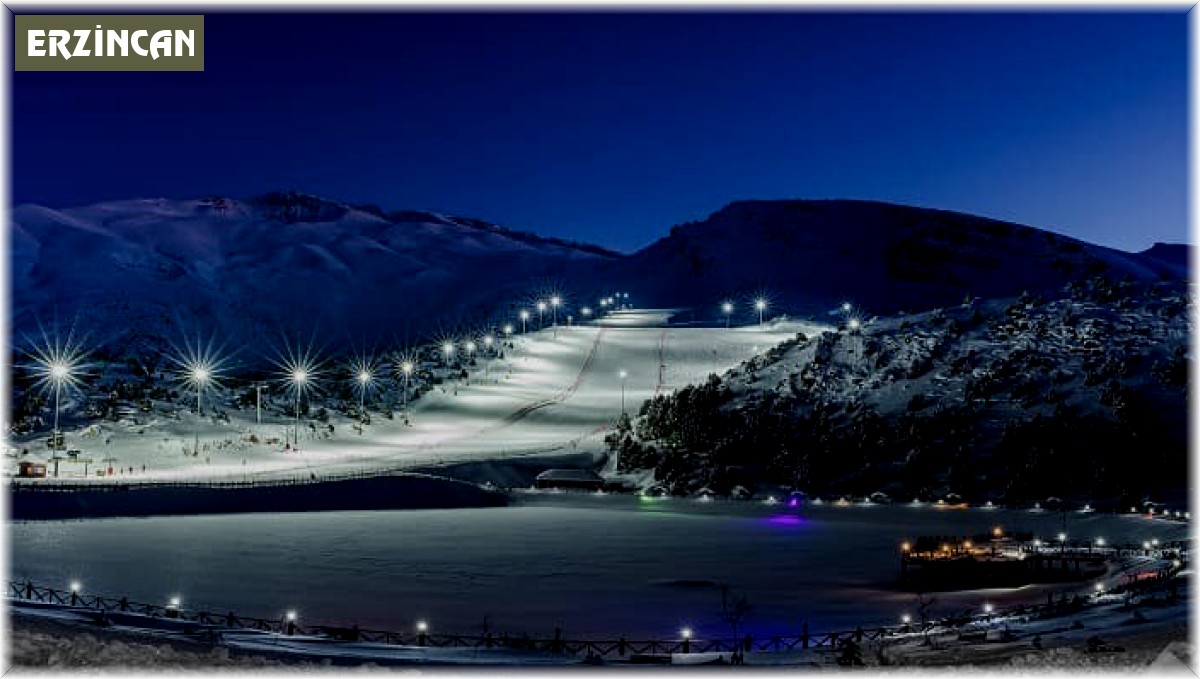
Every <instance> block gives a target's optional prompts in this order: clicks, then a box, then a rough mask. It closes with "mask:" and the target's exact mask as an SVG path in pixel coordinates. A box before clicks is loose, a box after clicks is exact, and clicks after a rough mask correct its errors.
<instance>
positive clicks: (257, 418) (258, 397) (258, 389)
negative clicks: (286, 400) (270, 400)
mask: <svg viewBox="0 0 1200 679" xmlns="http://www.w3.org/2000/svg"><path fill="white" fill-rule="evenodd" d="M263 386H264V385H262V384H256V385H254V422H255V424H262V390H263Z"/></svg>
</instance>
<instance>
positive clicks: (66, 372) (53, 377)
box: [50, 362, 71, 451]
mask: <svg viewBox="0 0 1200 679" xmlns="http://www.w3.org/2000/svg"><path fill="white" fill-rule="evenodd" d="M69 379H71V366H69V365H67V364H66V363H62V362H54V363H51V364H50V381H51V383H53V384H54V431H53V432H52V433H51V434H50V436H51V437H53V440H54V450H56V451H57V450H60V449H61V448H62V445H61V442H62V438H61V437H62V434H61V433H59V431H58V405H59V396H60V394H61V393H62V387H63V383H64V382H66V381H68V380H69Z"/></svg>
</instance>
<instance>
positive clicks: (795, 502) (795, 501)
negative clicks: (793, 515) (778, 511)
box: [788, 498, 800, 508]
mask: <svg viewBox="0 0 1200 679" xmlns="http://www.w3.org/2000/svg"><path fill="white" fill-rule="evenodd" d="M798 504H800V500H798V499H796V498H790V499H789V500H788V506H789V507H792V508H795V506H796V505H798Z"/></svg>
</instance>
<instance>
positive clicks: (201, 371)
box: [188, 364, 212, 455]
mask: <svg viewBox="0 0 1200 679" xmlns="http://www.w3.org/2000/svg"><path fill="white" fill-rule="evenodd" d="M188 379H189V381H190V382H191V383H192V384H193V385H195V387H196V438H195V441H194V442H193V443H192V454H193V455H199V454H200V415H201V401H200V398H201V396H202V395H203V394H204V389H205V387H207V386H208V382H209V380H210V379H212V369H211V368H209V367H208V366H207V365H203V364H201V365H197V366H194V367H193V368H192V369H191V372H189V373H188Z"/></svg>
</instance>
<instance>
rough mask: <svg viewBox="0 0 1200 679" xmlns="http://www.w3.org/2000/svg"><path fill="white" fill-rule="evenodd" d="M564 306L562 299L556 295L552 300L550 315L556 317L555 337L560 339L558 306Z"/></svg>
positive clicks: (554, 321)
mask: <svg viewBox="0 0 1200 679" xmlns="http://www.w3.org/2000/svg"><path fill="white" fill-rule="evenodd" d="M560 304H562V297H559V296H558V295H555V296H553V297H551V298H550V313H551V314H553V316H554V320H553V323H554V337H555V339H557V338H558V305H560Z"/></svg>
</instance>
